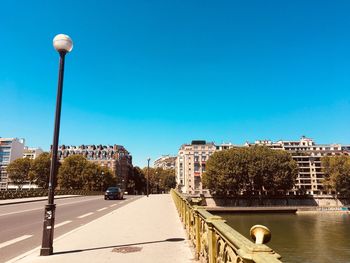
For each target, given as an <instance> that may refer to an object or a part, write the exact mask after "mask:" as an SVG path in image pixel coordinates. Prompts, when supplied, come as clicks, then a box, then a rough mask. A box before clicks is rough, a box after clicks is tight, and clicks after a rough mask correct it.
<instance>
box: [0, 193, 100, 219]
mask: <svg viewBox="0 0 350 263" xmlns="http://www.w3.org/2000/svg"><path fill="white" fill-rule="evenodd" d="M57 200H62V201H66V200H65V199H57ZM95 200H97V198H96V197H94V198H91V199H88V200H77V201H73V202H70V203H63V204H58V205H59V206H64V205H71V204H77V203H83V202H89V201H95ZM42 201H46V200H42ZM42 201H40V202H42ZM13 205H14V206H19V205H23V204H13ZM36 210H44V207H38V208H33V209H26V210H20V211H16V212H11V213H7V214H0V217H1V216H9V215H14V214H20V213H25V212H30V211H36Z"/></svg>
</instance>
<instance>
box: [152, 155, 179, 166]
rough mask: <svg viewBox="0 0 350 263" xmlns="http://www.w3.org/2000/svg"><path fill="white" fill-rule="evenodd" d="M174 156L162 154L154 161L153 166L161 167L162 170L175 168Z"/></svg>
mask: <svg viewBox="0 0 350 263" xmlns="http://www.w3.org/2000/svg"><path fill="white" fill-rule="evenodd" d="M175 162H176V156H170V155H163V156H161V157H159V158H158V159H157V160H155V161H154V163H153V167H154V168H162V169H164V170H169V169H175Z"/></svg>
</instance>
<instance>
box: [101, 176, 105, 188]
mask: <svg viewBox="0 0 350 263" xmlns="http://www.w3.org/2000/svg"><path fill="white" fill-rule="evenodd" d="M104 174H105V172H102V173H101V192H103V175H104Z"/></svg>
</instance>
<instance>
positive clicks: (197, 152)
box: [175, 140, 237, 194]
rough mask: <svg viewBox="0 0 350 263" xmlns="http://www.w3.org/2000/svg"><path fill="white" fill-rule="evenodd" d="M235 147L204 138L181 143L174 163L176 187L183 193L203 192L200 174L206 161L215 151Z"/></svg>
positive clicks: (204, 190) (205, 191)
mask: <svg viewBox="0 0 350 263" xmlns="http://www.w3.org/2000/svg"><path fill="white" fill-rule="evenodd" d="M234 147H237V146H236V145H233V144H231V143H223V144H220V145H215V144H214V143H213V142H206V141H204V140H197V141H192V142H191V143H190V144H183V145H181V147H180V149H179V152H178V155H177V159H176V163H175V174H176V182H177V185H178V188H179V190H180V191H182V192H183V193H188V194H205V193H208V190H206V189H203V185H202V174H203V173H204V172H205V166H206V162H207V160H208V159H209V157H210V156H211V155H212V154H213V153H214V152H215V151H221V150H226V149H231V148H234Z"/></svg>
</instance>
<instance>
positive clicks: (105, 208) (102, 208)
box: [97, 207, 107, 212]
mask: <svg viewBox="0 0 350 263" xmlns="http://www.w3.org/2000/svg"><path fill="white" fill-rule="evenodd" d="M105 209H107V207H104V208H101V209H98V210H97V211H98V212H100V211H103V210H105Z"/></svg>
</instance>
